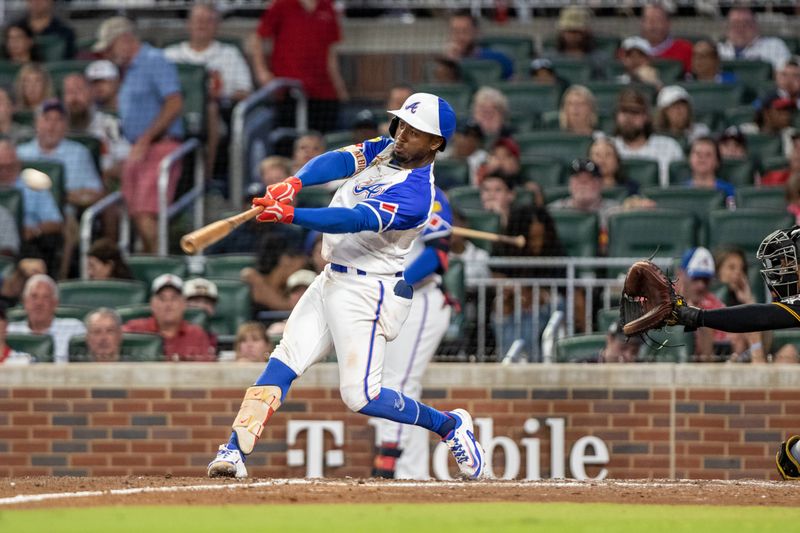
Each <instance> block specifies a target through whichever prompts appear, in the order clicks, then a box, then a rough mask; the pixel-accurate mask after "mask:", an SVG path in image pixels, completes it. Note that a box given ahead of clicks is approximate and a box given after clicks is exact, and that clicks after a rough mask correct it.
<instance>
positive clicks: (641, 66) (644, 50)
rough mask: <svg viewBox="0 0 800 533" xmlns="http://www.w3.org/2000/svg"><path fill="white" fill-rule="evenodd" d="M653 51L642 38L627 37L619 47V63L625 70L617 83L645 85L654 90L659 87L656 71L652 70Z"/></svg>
mask: <svg viewBox="0 0 800 533" xmlns="http://www.w3.org/2000/svg"><path fill="white" fill-rule="evenodd" d="M652 56H653V50H652V48H651V47H650V43H648V42H647V40H646V39H644V38H643V37H639V36H635V37H628V38H626V39H625V40H623V41H622V45H621V46H620V61H622V66H623V67H624V68H625V72H624V74H622V75H620V76H617V82H619V83H625V84H627V83H646V84H648V85H652V86H654V87H656V88H660V87H661V85H662V84H661V79H660V78H659V77H658V71H657V70H656V69H655V68H653V65H652V64H651V62H652Z"/></svg>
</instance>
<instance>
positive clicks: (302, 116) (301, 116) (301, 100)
mask: <svg viewBox="0 0 800 533" xmlns="http://www.w3.org/2000/svg"><path fill="white" fill-rule="evenodd" d="M287 90H288V94H289V96H291V97H292V98H294V99H295V100H296V101H297V105H296V107H295V115H294V120H295V129H297V130H298V131H306V129H307V128H308V98H307V97H306V93H305V91H303V85H302V84H301V83H300V82H299V81H298V80H293V79H290V78H275V79H273V80H272V81H270V82H269V83H268V84H266V85H265V86H263V87H261V88H260V89H259V90H257V91H256V92H254V93H253V94H251V95H250V96H248V97H247V98H245V99H244V100H242V101H241V102H239V103H238V104H236V107H234V108H233V115H232V116H231V143H230V148H229V150H230V153H229V157H230V167H229V173H228V174H229V175H228V193H229V200H230V202H231V206H232V207H233V208H239V207H241V205H240V204H241V198H242V191H243V190H244V187H243V185H244V179H245V160H244V156H245V143H244V126H245V117H246V116H247V113H248V112H249V111H250V110H251V109H253V108H254V107H255V106H257V105H259V104H261V103H263V102H266V101H268V100H270V99H272V97H273V96H274V95H275V94H276V93H278V92H280V91H287Z"/></svg>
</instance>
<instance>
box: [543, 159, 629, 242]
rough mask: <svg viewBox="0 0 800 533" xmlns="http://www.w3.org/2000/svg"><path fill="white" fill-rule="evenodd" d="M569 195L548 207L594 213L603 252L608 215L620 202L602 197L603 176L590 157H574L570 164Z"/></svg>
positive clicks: (606, 238) (606, 239)
mask: <svg viewBox="0 0 800 533" xmlns="http://www.w3.org/2000/svg"><path fill="white" fill-rule="evenodd" d="M570 171H571V172H570V177H569V196H567V197H566V198H561V199H559V200H555V201H554V202H551V203H550V204H549V206H548V207H549V208H550V209H576V210H578V211H583V212H584V213H595V214H597V216H598V219H599V222H600V232H599V235H598V246H599V250H600V251H601V253H605V248H606V246H607V243H608V237H607V235H608V216H609V215H610V214H611V213H612V212H613V211H614V210H615V209H618V208H619V207H620V203H619V202H618V201H616V200H614V199H611V198H604V197H603V177H602V174H601V173H600V168H599V167H598V166H597V164H596V163H595V162H594V161H592V160H591V159H583V158H581V159H575V160H573V161H572V164H571V165H570Z"/></svg>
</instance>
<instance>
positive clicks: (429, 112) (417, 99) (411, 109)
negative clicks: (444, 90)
mask: <svg viewBox="0 0 800 533" xmlns="http://www.w3.org/2000/svg"><path fill="white" fill-rule="evenodd" d="M388 113H389V114H390V115H394V116H393V118H392V121H391V122H390V123H389V134H390V135H391V136H392V139H394V134H395V132H396V131H397V126H398V124H399V123H400V120H401V119H402V120H404V121H405V122H406V124H408V125H409V126H413V127H415V128H417V129H418V130H420V131H424V132H425V133H431V134H433V135H438V136H439V137H441V138H443V139H444V142H443V143H442V144H441V146H439V151H440V152H442V151H444V149H445V147H446V146H447V141H449V140H450V137H452V136H453V133H454V132H455V131H456V114H455V112H454V111H453V108H452V107H450V104H448V103H447V101H446V100H443V99H441V98H439V97H438V96H436V95H434V94H429V93H414V94H412V95H411V96H409V97H408V98H406V101H405V102H403V105H402V106H400V109H390V110H389V111H388Z"/></svg>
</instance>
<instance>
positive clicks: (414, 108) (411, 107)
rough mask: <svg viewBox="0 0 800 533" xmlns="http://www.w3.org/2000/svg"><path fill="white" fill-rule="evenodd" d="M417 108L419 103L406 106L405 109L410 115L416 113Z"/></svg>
mask: <svg viewBox="0 0 800 533" xmlns="http://www.w3.org/2000/svg"><path fill="white" fill-rule="evenodd" d="M418 107H419V102H414V103H412V104H408V105H407V106H406V107H405V108H406V109H407V110H408V111H409V112H411V113H416V112H417V108H418Z"/></svg>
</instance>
